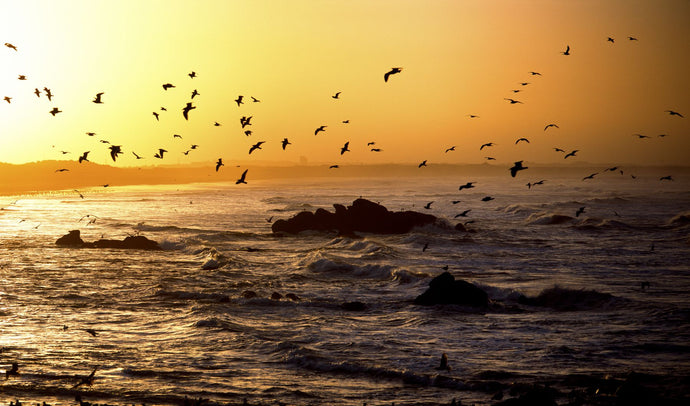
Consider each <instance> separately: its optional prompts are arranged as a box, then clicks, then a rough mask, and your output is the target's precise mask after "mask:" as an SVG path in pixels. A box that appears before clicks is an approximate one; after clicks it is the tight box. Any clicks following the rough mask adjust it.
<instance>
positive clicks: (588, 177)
mask: <svg viewBox="0 0 690 406" xmlns="http://www.w3.org/2000/svg"><path fill="white" fill-rule="evenodd" d="M598 174H599V172H594V173H592V174H590V175H587V176H585V177H584V178H582V180H587V179H594V177H595V176H596V175H598Z"/></svg>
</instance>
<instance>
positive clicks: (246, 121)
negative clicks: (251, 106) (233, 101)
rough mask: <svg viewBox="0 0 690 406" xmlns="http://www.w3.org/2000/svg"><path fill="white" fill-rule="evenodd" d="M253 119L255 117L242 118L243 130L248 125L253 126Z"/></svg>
mask: <svg viewBox="0 0 690 406" xmlns="http://www.w3.org/2000/svg"><path fill="white" fill-rule="evenodd" d="M252 117H254V116H249V117H246V116H242V118H240V124H242V128H244V127H246V126H248V125H252V123H251V122H250V121H251V120H252Z"/></svg>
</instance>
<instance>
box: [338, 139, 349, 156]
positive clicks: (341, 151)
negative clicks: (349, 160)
mask: <svg viewBox="0 0 690 406" xmlns="http://www.w3.org/2000/svg"><path fill="white" fill-rule="evenodd" d="M349 145H350V141H348V142H346V143H345V145H343V146H342V148H340V155H342V154H344V153H346V152H349V151H350V150H349V149H348V148H347V147H348V146H349Z"/></svg>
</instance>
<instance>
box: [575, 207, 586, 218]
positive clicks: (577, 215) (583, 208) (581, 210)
mask: <svg viewBox="0 0 690 406" xmlns="http://www.w3.org/2000/svg"><path fill="white" fill-rule="evenodd" d="M584 212H585V207H584V206H582V207H580V208H579V209H577V211H576V212H575V217H580V214H582V213H584Z"/></svg>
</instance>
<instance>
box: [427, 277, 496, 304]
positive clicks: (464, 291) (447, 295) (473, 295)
mask: <svg viewBox="0 0 690 406" xmlns="http://www.w3.org/2000/svg"><path fill="white" fill-rule="evenodd" d="M414 303H415V304H418V305H423V306H430V305H436V304H456V305H463V306H473V307H487V306H488V305H489V295H488V294H487V293H486V292H484V291H483V290H482V289H480V288H478V287H477V286H475V285H473V284H471V283H469V282H466V281H463V280H462V279H457V280H456V279H455V277H454V276H453V275H451V274H450V273H449V272H444V273H442V274H441V275H439V276H437V277H435V278H434V279H432V280H431V282H429V288H428V289H427V290H426V291H425V292H424V293H422V294H421V295H419V296H417V298H416V299H415V300H414Z"/></svg>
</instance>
